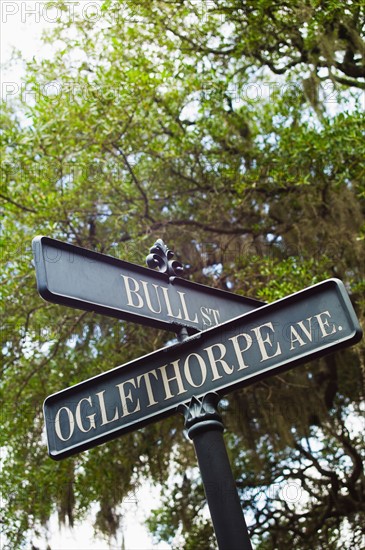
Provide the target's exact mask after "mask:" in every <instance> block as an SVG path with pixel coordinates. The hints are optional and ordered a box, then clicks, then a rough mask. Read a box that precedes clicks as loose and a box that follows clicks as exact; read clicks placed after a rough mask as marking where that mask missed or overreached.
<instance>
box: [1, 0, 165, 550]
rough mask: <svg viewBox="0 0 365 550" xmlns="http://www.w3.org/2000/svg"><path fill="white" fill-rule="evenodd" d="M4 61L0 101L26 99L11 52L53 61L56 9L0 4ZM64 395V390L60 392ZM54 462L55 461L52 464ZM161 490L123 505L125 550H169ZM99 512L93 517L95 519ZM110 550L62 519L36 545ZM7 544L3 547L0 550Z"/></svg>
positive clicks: (92, 9) (12, 0)
mask: <svg viewBox="0 0 365 550" xmlns="http://www.w3.org/2000/svg"><path fill="white" fill-rule="evenodd" d="M67 4H68V12H66V14H64V16H65V17H73V14H76V13H79V14H80V13H81V14H82V15H83V16H84V17H88V18H92V17H94V19H95V20H97V18H98V17H99V9H100V4H101V2H100V1H95V0H94V1H91V0H90V1H89V0H81V1H73V0H70V1H69V2H67ZM0 10H1V11H0V18H1V20H0V25H1V28H0V30H1V32H0V60H1V65H2V67H1V97H2V98H3V99H5V100H11V98H14V97H15V96H16V95H17V94H20V93H23V92H24V91H23V90H22V85H21V79H22V75H24V71H25V64H24V63H22V62H20V61H12V52H13V49H14V48H15V49H16V50H19V51H20V52H21V54H22V57H23V58H24V59H25V60H31V59H32V58H33V57H34V56H35V57H36V58H42V57H45V58H46V57H47V56H50V55H52V46H45V45H44V44H42V40H41V35H42V32H43V31H46V30H51V29H52V28H53V26H54V24H55V20H56V18H57V15H58V14H57V11H56V10H55V8H54V7H53V9H52V8H48V7H47V5H46V2H44V1H42V0H41V1H40V0H37V1H35V0H26V1H23V0H9V1H8V0H0ZM60 389H62V388H60ZM49 460H51V459H49ZM158 502H159V490H158V489H157V488H154V487H152V486H151V485H149V484H148V483H146V484H145V485H144V486H143V487H141V488H140V489H139V490H138V491H136V493H134V494H133V495H130V496H129V497H128V498H127V499H126V500H125V501H124V502H123V504H122V511H123V520H122V525H123V533H124V539H125V548H126V550H168V549H169V548H170V546H168V545H167V544H164V543H161V544H153V541H152V538H151V537H150V536H149V533H148V532H147V529H146V528H145V527H144V525H143V521H144V519H145V518H146V516H147V515H148V512H149V510H150V509H151V508H152V507H157V506H158ZM95 512H96V510H94V511H93V513H94V514H95ZM120 539H121V537H120V538H119V540H118V541H117V544H118V546H116V545H113V544H109V543H108V542H107V541H105V540H103V539H101V538H94V529H93V525H92V519H89V520H87V521H84V522H82V523H78V524H76V525H75V526H74V527H73V529H69V528H62V529H61V530H60V528H59V525H58V519H57V516H56V515H54V516H53V517H52V518H51V521H50V523H49V526H48V533H47V534H46V533H44V535H43V536H42V537H40V538H38V539H34V541H33V543H34V544H35V545H36V546H37V547H38V548H39V549H40V550H45V549H46V547H47V544H49V545H50V547H51V548H52V550H109V549H110V550H114V549H117V548H120V545H121V540H120ZM1 542H2V541H0V544H1Z"/></svg>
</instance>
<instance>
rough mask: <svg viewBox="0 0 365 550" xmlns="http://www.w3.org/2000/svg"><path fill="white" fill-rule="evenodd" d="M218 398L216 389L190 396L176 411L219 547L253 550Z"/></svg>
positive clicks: (231, 549)
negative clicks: (185, 432) (195, 462)
mask: <svg viewBox="0 0 365 550" xmlns="http://www.w3.org/2000/svg"><path fill="white" fill-rule="evenodd" d="M219 400H220V397H219V396H218V395H217V394H216V393H208V394H207V395H205V396H204V397H203V398H202V399H197V398H196V397H193V398H192V399H191V401H190V403H189V404H188V405H180V406H179V408H178V411H179V412H181V413H182V414H183V415H184V416H185V427H186V429H187V430H188V436H189V437H190V439H192V441H193V443H194V447H195V453H196V456H197V459H198V464H199V468H200V472H201V476H202V480H203V485H204V490H205V495H206V497H207V502H208V506H209V510H210V514H211V517H212V522H213V527H214V531H215V535H216V538H217V542H218V548H219V550H252V546H251V542H250V538H249V534H248V531H247V526H246V522H245V518H244V515H243V512H242V507H241V504H240V500H239V497H238V493H237V488H236V483H235V481H234V478H233V474H232V470H231V465H230V463H229V459H228V455H227V450H226V446H225V443H224V439H223V429H224V426H223V423H222V418H221V416H220V414H219V413H218V410H217V405H218V402H219Z"/></svg>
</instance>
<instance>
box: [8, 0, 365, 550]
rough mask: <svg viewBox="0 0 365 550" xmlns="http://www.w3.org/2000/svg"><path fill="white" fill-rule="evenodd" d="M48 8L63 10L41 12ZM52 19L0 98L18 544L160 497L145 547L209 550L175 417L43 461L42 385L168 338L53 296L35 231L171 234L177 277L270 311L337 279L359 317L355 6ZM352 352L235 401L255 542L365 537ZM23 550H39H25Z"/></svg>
mask: <svg viewBox="0 0 365 550" xmlns="http://www.w3.org/2000/svg"><path fill="white" fill-rule="evenodd" d="M52 4H54V5H55V3H52ZM67 4H68V3H67V2H63V1H60V2H58V3H57V6H58V8H57V9H58V10H59V13H60V18H59V22H58V24H57V25H56V26H55V29H54V30H53V32H52V33H51V34H50V35H49V36H48V37H46V38H45V40H48V41H49V42H50V43H52V44H53V47H54V55H53V57H52V59H47V60H42V61H37V60H36V59H33V60H32V62H30V63H28V66H27V73H26V77H25V81H24V83H23V85H22V91H21V94H19V95H17V96H15V95H14V96H8V97H6V98H5V101H4V102H3V109H2V115H1V117H2V125H1V127H2V130H1V133H0V136H1V147H2V165H1V166H2V168H1V176H2V187H1V193H0V198H1V200H2V204H3V206H2V208H3V213H4V216H3V222H2V229H3V232H2V242H3V244H2V246H3V266H2V267H3V269H2V282H3V284H2V289H3V304H4V311H3V316H2V353H3V363H2V382H1V393H2V395H1V397H2V403H3V405H2V430H1V447H2V457H1V461H2V472H3V473H2V480H1V484H2V489H3V493H4V495H5V496H4V499H5V503H6V506H5V507H4V509H3V511H2V514H3V529H4V533H5V536H6V541H7V542H8V544H9V548H21V547H27V545H29V544H30V541H31V540H32V537H33V536H34V533H36V532H39V530H40V529H41V527H42V525H46V523H47V521H48V519H49V517H50V515H51V514H52V513H53V512H54V511H57V512H58V515H59V519H60V521H61V522H64V523H67V524H69V525H72V524H73V523H74V521H75V520H77V519H80V518H83V517H85V515H86V514H87V512H88V510H89V509H90V507H91V506H92V505H93V504H95V503H96V504H97V505H98V510H99V511H98V514H97V519H96V525H95V527H96V529H97V530H99V531H100V532H101V533H104V534H105V535H107V536H113V535H115V534H116V533H117V532H118V529H119V528H120V519H121V517H120V504H121V503H122V501H123V498H125V497H126V495H128V493H129V492H130V491H131V490H133V489H134V488H136V487H138V484H139V483H141V481H142V480H143V479H145V478H150V479H151V480H152V481H153V482H155V483H160V484H161V485H162V487H163V495H164V496H163V499H162V505H161V507H160V508H158V509H156V510H154V511H153V513H152V515H151V517H150V518H149V520H148V525H149V527H150V529H151V532H152V533H153V534H154V536H155V537H156V539H157V540H165V541H167V542H168V543H169V544H171V546H172V547H173V546H174V544H175V545H176V544H177V535H178V537H180V538H181V540H182V541H183V544H184V546H183V547H184V548H185V549H193V548H194V549H195V548H200V549H207V550H208V549H210V548H214V544H215V543H214V537H213V532H212V527H211V525H210V522H209V521H208V520H207V519H206V514H205V506H206V504H205V497H204V494H203V490H202V487H201V485H200V480H199V475H198V472H197V469H196V459H195V457H194V452H193V448H192V445H191V442H189V441H187V439H186V437H185V436H184V433H183V421H182V418H179V417H172V418H169V419H168V420H164V421H162V422H159V423H156V424H154V425H150V426H148V427H146V428H144V429H141V430H138V431H136V432H134V433H132V434H129V435H127V436H124V437H123V438H120V439H117V440H114V441H112V442H110V443H107V444H105V445H102V446H100V447H96V448H95V449H92V450H90V451H87V452H84V453H81V454H79V455H76V456H74V457H71V458H68V459H66V460H64V461H62V462H59V463H55V462H53V461H51V460H50V459H49V458H48V457H47V448H46V442H45V435H44V422H43V415H42V403H43V401H44V399H45V397H46V396H47V395H50V394H51V393H54V392H57V391H59V390H61V389H63V388H66V387H68V386H71V385H73V384H75V383H78V382H80V381H82V380H85V379H87V378H89V377H92V376H95V375H96V374H98V373H101V372H104V371H106V370H109V369H111V368H113V367H115V366H117V365H120V364H123V363H125V362H127V361H129V360H131V359H134V358H137V357H139V356H141V355H143V354H145V353H148V352H150V351H153V350H156V349H158V348H160V347H162V346H164V345H166V344H167V342H168V341H169V340H170V339H171V335H170V334H166V333H164V332H163V331H159V330H155V329H152V328H146V327H143V328H141V327H139V326H137V325H133V324H131V323H124V322H120V321H117V320H115V319H109V318H107V317H102V316H99V315H97V314H93V313H86V312H82V311H78V310H71V309H69V308H65V307H62V306H56V305H52V304H47V303H45V302H43V301H42V300H41V299H40V297H39V295H38V294H37V291H36V283H35V272H34V267H33V265H32V255H31V240H32V238H33V237H34V236H35V235H37V234H45V235H48V236H51V237H54V238H58V239H60V240H64V241H68V242H70V243H73V244H76V245H79V246H83V247H86V248H89V249H92V250H97V251H101V252H104V253H107V254H111V255H113V256H117V257H119V258H121V259H124V260H127V261H132V262H134V263H137V264H141V265H144V263H145V256H146V255H147V253H148V250H149V248H150V247H151V246H152V245H153V243H154V242H155V240H156V239H157V238H163V239H164V241H165V242H166V243H167V245H168V246H169V248H171V249H173V250H174V251H175V252H176V255H177V259H179V260H180V261H181V262H182V263H184V264H185V265H186V266H187V269H186V271H185V277H188V278H190V279H191V280H193V281H196V282H203V283H205V284H208V285H211V286H215V287H217V288H221V289H225V290H230V291H233V292H235V293H238V294H243V295H246V296H250V297H256V298H260V299H262V300H265V301H269V302H270V301H274V300H276V299H278V298H281V297H283V296H286V295H287V294H290V293H292V292H295V291H297V290H300V289H302V288H304V287H306V286H309V285H311V284H314V283H316V282H318V281H321V280H323V279H326V278H328V277H338V278H340V279H342V280H343V281H344V283H345V285H346V287H347V289H348V292H349V294H350V297H351V300H352V302H353V304H354V306H355V309H356V312H357V314H358V317H359V319H360V322H363V321H364V317H365V298H364V296H365V292H364V290H365V280H364V266H365V247H364V239H365V186H364V181H365V178H364V158H365V155H364V125H363V112H362V107H363V101H364V96H363V92H362V89H363V88H364V86H365V84H364V76H365V62H364V55H365V53H364V52H365V44H364V40H363V27H362V25H363V21H364V6H363V5H362V3H360V2H338V1H335V0H328V1H322V2H319V1H317V0H295V1H293V2H284V1H279V2H268V1H266V0H260V1H259V2H240V1H238V0H225V1H221V0H212V1H206V2H198V1H174V2H171V1H161V0H149V1H148V2H147V1H141V2H139V3H136V2H129V1H123V0H118V1H115V0H105V1H104V2H102V3H101V4H100V10H99V11H98V12H97V13H96V14H95V16H92V14H91V13H90V12H88V15H87V16H86V15H85V14H79V16H77V13H76V14H75V16H74V17H72V18H71V17H70V16H69V12H68V11H67V10H68V8H67ZM364 394H365V357H364V344H363V343H360V344H358V345H357V346H356V347H354V348H352V349H349V350H346V351H341V352H338V353H336V354H332V355H329V356H327V357H325V358H323V359H320V360H317V361H312V362H311V363H309V364H307V365H305V366H302V367H300V368H298V369H295V370H292V371H289V372H287V373H286V374H283V375H280V376H275V377H272V378H269V379H266V380H265V381H262V382H259V383H256V384H255V385H253V386H250V387H248V388H246V389H243V390H240V391H238V392H235V393H233V394H232V395H230V396H229V398H227V399H225V400H224V401H223V402H222V414H223V417H224V422H225V425H226V428H227V430H226V434H225V437H226V443H227V446H228V449H229V454H230V458H231V461H232V465H233V469H234V475H235V478H236V480H237V486H238V488H239V491H240V498H241V500H242V506H243V509H244V512H245V516H246V518H247V521H248V524H249V528H250V531H251V536H252V540H253V544H254V545H255V547H256V548H258V549H260V550H266V549H268V550H269V549H278V548H286V547H289V545H291V546H293V547H295V548H298V549H303V550H313V548H328V549H334V550H335V549H338V548H348V549H351V550H353V549H356V548H359V549H360V547H361V541H362V540H363V539H362V537H363V536H364V534H365V533H364V528H363V525H364V523H365V522H364V521H363V518H364V512H365V494H364V493H365V480H364V470H363V464H362V458H361V457H362V453H363V451H364V445H363V440H362V437H361V435H362V434H361V422H362V420H361V419H362V416H361V411H362V410H363V404H364V397H365V395H364ZM28 547H29V546H28Z"/></svg>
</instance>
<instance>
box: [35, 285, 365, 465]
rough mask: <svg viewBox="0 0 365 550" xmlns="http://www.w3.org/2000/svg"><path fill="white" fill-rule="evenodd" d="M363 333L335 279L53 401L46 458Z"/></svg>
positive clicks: (225, 390)
mask: <svg viewBox="0 0 365 550" xmlns="http://www.w3.org/2000/svg"><path fill="white" fill-rule="evenodd" d="M361 334H362V333H361V329H360V327H359V323H358V320H357V317H356V315H355V312H354V310H353V307H352V304H351V302H350V300H349V297H348V295H347V292H346V290H345V288H344V286H343V284H342V282H341V281H339V280H337V279H330V280H327V281H324V282H322V283H319V284H317V285H314V286H312V287H310V288H307V289H305V290H302V291H300V292H297V293H295V294H292V295H291V296H288V297H286V298H283V299H281V300H278V301H277V302H274V303H272V304H269V305H266V306H263V307H260V308H258V309H256V310H254V311H252V312H250V313H246V314H245V315H242V316H240V317H238V318H236V319H233V320H231V321H228V322H226V323H224V324H222V325H219V326H216V327H213V328H210V329H208V330H205V331H203V332H201V333H199V334H197V335H194V336H191V337H190V338H188V339H187V340H185V341H184V342H183V343H180V344H177V345H174V346H170V347H166V348H163V349H161V350H159V351H156V352H153V353H151V354H149V355H146V356H144V357H141V358H139V359H136V360H134V361H131V362H130V363H128V364H126V365H122V366H119V367H116V368H115V369H113V370H110V371H108V372H106V373H103V374H100V375H98V376H96V377H94V378H91V379H89V380H86V381H85V382H82V383H80V384H77V385H76V386H73V387H71V388H68V389H66V390H63V391H61V392H59V393H56V394H54V395H51V396H50V397H48V398H47V399H46V401H45V403H44V414H45V419H46V427H47V438H48V447H49V454H50V456H51V457H52V458H54V459H56V460H58V459H61V458H64V457H66V456H69V455H71V454H74V453H76V452H79V451H82V450H85V449H89V448H91V447H93V446H95V445H99V444H100V443H103V442H105V441H107V440H110V439H114V438H116V437H118V436H119V435H121V434H123V433H126V432H128V431H131V430H133V429H137V428H140V427H142V426H143V425H145V424H148V423H150V422H153V421H156V420H159V419H161V418H163V417H166V416H169V415H171V414H173V413H175V412H176V408H177V406H178V405H179V404H182V403H184V402H188V401H189V400H190V399H191V397H192V396H196V397H199V396H203V395H205V394H207V393H209V392H212V391H214V392H217V393H218V394H220V395H224V394H226V393H228V392H231V391H233V390H235V389H237V388H239V387H241V386H244V385H249V384H251V383H253V382H255V381H256V380H258V379H260V378H263V377H265V376H270V375H273V374H276V373H278V372H280V371H282V370H286V369H289V368H291V367H294V366H296V365H298V364H300V363H303V362H306V361H309V360H311V359H314V358H315V357H318V356H321V355H324V354H325V353H328V352H329V351H334V350H336V349H338V348H342V347H347V346H350V345H352V344H354V343H356V342H357V341H358V340H360V338H361Z"/></svg>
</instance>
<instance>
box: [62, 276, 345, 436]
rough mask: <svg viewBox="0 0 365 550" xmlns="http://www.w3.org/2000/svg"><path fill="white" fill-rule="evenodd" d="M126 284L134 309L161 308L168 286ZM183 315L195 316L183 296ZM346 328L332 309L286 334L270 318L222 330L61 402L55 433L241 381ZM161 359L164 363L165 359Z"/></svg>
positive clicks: (72, 432)
mask: <svg viewBox="0 0 365 550" xmlns="http://www.w3.org/2000/svg"><path fill="white" fill-rule="evenodd" d="M127 285H128V288H129V294H128V296H129V298H130V303H133V304H134V306H135V307H140V305H141V304H142V302H144V301H146V303H150V304H151V307H154V308H156V310H157V309H158V308H157V307H156V304H157V301H156V300H157V298H156V297H157V294H158V292H160V290H161V288H162V289H163V288H164V287H158V285H153V292H154V295H153V298H152V292H151V288H150V289H149V290H148V291H147V286H145V285H139V283H138V282H137V281H135V280H131V278H130V277H128V283H127ZM165 290H166V292H167V289H165ZM181 294H183V293H181ZM147 295H148V296H149V298H147ZM163 296H164V293H163V292H160V294H159V299H158V304H159V306H158V307H160V306H162V304H163V302H162V301H161V298H163ZM163 299H165V298H163ZM167 304H169V303H168V302H166V304H165V305H166V307H167V308H169V307H170V308H171V304H169V305H167ZM175 313H176V312H175ZM180 313H181V314H182V315H186V316H188V315H190V313H188V311H187V305H186V303H185V301H184V298H183V297H182V299H181V304H180ZM190 318H193V316H190ZM287 326H288V325H287ZM341 330H343V328H342V327H341V326H338V327H336V325H335V323H334V322H333V321H332V317H331V314H330V312H329V311H328V310H326V311H322V312H320V313H318V314H316V315H312V316H311V317H307V318H306V319H301V320H299V321H296V322H294V323H291V324H290V325H289V331H288V332H286V333H285V334H287V337H285V334H284V331H283V330H282V329H281V330H279V328H278V325H274V323H271V322H268V323H263V324H260V325H258V326H256V327H253V328H250V329H247V332H239V333H238V334H235V335H233V336H230V337H225V338H224V335H223V334H221V335H219V334H218V335H217V340H220V341H216V342H215V343H213V344H211V345H209V346H207V347H205V348H200V349H199V350H198V351H193V352H192V351H190V352H189V353H188V354H187V355H186V356H185V355H183V356H181V357H180V358H177V359H174V360H171V361H170V362H168V363H165V364H161V365H160V366H155V368H150V370H147V372H145V373H143V374H138V375H136V376H135V377H131V378H128V379H127V380H124V381H120V383H117V384H114V385H111V386H109V387H108V388H106V389H102V390H100V386H99V387H98V391H97V392H95V394H94V395H86V396H83V397H81V398H79V399H78V401H77V403H74V404H69V403H68V405H69V406H61V407H60V408H59V409H58V411H57V412H56V415H55V418H54V425H55V433H56V436H57V438H58V439H59V440H60V441H62V442H66V441H69V440H71V441H72V438H73V437H76V434H77V437H80V435H81V434H87V433H88V432H92V431H93V430H95V429H97V428H100V427H103V426H106V425H109V424H110V425H111V426H112V425H113V423H118V422H119V421H120V419H123V418H125V417H133V415H136V414H137V413H140V411H142V412H143V410H144V409H146V410H147V409H149V408H153V407H154V408H158V407H159V406H161V404H162V403H164V402H166V401H169V400H170V399H174V398H176V397H178V396H180V395H183V394H185V393H188V392H190V393H189V395H191V392H194V391H196V389H197V388H201V390H204V385H205V384H206V385H207V386H209V391H214V387H215V386H218V387H219V384H220V383H222V382H224V383H225V384H226V381H227V384H228V383H229V379H230V378H231V379H232V381H234V380H237V379H239V375H237V373H239V372H240V371H242V370H245V369H246V370H247V369H251V372H253V371H252V369H255V368H256V367H257V366H258V365H259V364H260V363H263V362H268V364H269V365H270V364H272V363H273V361H271V360H272V359H273V358H275V357H279V356H280V355H285V357H286V358H287V356H288V353H289V354H290V355H293V356H295V353H296V352H297V351H298V350H301V349H302V348H303V346H307V345H309V344H312V345H313V344H314V343H318V344H320V345H321V344H322V340H326V339H328V338H330V337H331V336H333V335H335V334H336V332H337V331H338V332H341ZM230 334H232V333H230ZM288 336H289V338H288ZM197 341H198V340H197ZM176 349H177V350H178V349H179V348H178V347H177V348H176ZM161 362H162V363H163V361H162V360H161ZM274 363H275V362H274ZM89 391H90V390H89Z"/></svg>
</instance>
